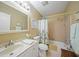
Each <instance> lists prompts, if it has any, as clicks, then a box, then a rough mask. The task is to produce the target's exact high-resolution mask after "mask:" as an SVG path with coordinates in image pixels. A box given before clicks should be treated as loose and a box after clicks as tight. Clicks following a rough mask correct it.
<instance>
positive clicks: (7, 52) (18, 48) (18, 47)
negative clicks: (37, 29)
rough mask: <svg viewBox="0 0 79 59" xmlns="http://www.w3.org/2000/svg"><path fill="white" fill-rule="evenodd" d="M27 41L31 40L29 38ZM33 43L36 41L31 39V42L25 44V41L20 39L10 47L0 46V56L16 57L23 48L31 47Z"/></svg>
mask: <svg viewBox="0 0 79 59" xmlns="http://www.w3.org/2000/svg"><path fill="white" fill-rule="evenodd" d="M25 41H27V40H25ZM29 41H31V40H29ZM35 43H36V41H35V40H32V43H31V44H26V43H24V41H20V42H17V43H15V45H13V46H11V47H8V48H2V51H0V57H17V56H19V55H20V54H22V53H23V52H24V51H25V50H27V49H29V48H30V47H32V46H33V45H34V44H35ZM13 49H14V50H13ZM0 50H1V49H0ZM11 50H12V51H11Z"/></svg>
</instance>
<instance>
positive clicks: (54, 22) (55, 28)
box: [48, 16, 65, 42]
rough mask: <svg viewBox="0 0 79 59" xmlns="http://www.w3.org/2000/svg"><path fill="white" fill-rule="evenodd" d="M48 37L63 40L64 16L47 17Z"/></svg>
mask: <svg viewBox="0 0 79 59" xmlns="http://www.w3.org/2000/svg"><path fill="white" fill-rule="evenodd" d="M48 21H49V22H48V27H49V28H48V31H49V39H52V40H57V41H63V42H64V41H65V34H64V33H65V21H64V16H54V17H50V18H49V19H48Z"/></svg>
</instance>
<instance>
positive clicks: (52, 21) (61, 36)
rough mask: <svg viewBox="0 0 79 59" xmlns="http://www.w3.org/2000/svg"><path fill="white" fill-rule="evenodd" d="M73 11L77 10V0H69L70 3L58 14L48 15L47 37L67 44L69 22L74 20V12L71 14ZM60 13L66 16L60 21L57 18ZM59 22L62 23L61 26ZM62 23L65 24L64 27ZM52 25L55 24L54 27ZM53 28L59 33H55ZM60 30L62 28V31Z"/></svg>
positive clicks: (78, 8) (78, 2)
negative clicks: (70, 0)
mask: <svg viewBox="0 0 79 59" xmlns="http://www.w3.org/2000/svg"><path fill="white" fill-rule="evenodd" d="M75 11H79V1H76V2H75V1H72V2H70V4H69V5H68V6H67V8H66V10H65V12H64V13H58V14H54V15H50V16H49V17H48V21H49V22H48V26H49V28H48V29H49V39H54V40H57V41H64V42H66V43H67V44H69V39H70V36H69V35H70V33H69V32H70V24H72V23H73V22H74V20H75V16H74V14H72V13H73V12H75ZM69 13H70V14H69ZM60 15H61V16H64V15H65V16H66V17H65V18H63V20H62V21H60V19H58V17H59V18H61V17H60ZM57 19H58V20H57ZM63 21H64V23H63ZM60 23H61V24H62V25H61V26H60ZM55 24H56V25H55ZM64 25H65V28H64ZM54 26H56V27H55V28H54ZM55 29H56V30H55ZM54 30H55V31H58V32H60V34H54V33H55V31H54ZM61 30H62V32H61Z"/></svg>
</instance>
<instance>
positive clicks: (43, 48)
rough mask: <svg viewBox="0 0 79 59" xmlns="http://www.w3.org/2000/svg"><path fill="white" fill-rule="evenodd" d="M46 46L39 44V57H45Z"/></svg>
mask: <svg viewBox="0 0 79 59" xmlns="http://www.w3.org/2000/svg"><path fill="white" fill-rule="evenodd" d="M47 50H48V46H47V45H46V44H42V43H41V44H39V57H46V51H47Z"/></svg>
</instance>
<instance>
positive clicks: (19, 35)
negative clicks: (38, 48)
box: [0, 3, 41, 43]
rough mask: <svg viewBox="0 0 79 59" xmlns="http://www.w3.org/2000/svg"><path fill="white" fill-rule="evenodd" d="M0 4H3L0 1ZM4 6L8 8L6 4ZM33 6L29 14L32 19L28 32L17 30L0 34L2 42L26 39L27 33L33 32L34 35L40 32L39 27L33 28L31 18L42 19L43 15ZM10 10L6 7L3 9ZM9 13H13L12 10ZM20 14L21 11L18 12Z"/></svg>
mask: <svg viewBox="0 0 79 59" xmlns="http://www.w3.org/2000/svg"><path fill="white" fill-rule="evenodd" d="M0 5H1V3H0ZM4 7H5V8H6V6H4ZM2 8H3V7H2ZM31 8H32V9H31V15H29V16H30V20H29V31H28V32H20V33H18V32H17V33H7V34H0V43H1V42H5V41H8V40H19V39H25V38H26V34H27V33H28V34H31V36H32V37H33V36H35V35H37V34H38V30H37V29H35V28H31V19H32V18H34V19H36V20H38V19H41V15H40V14H39V13H38V11H37V10H36V9H34V8H33V7H31ZM0 10H2V9H1V7H0ZM8 10H9V9H8V8H6V9H3V10H2V11H8ZM9 13H11V11H9ZM18 14H20V13H18ZM20 16H21V15H20ZM22 16H24V15H23V14H22ZM24 17H25V16H24ZM18 19H19V18H18ZM21 19H22V18H21ZM16 21H17V17H16Z"/></svg>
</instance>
